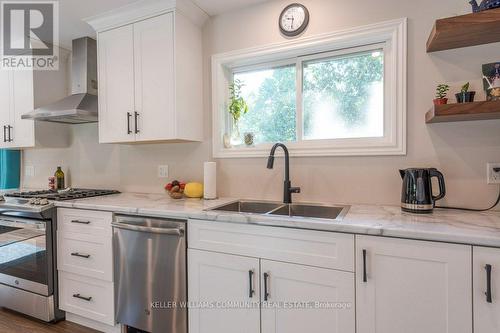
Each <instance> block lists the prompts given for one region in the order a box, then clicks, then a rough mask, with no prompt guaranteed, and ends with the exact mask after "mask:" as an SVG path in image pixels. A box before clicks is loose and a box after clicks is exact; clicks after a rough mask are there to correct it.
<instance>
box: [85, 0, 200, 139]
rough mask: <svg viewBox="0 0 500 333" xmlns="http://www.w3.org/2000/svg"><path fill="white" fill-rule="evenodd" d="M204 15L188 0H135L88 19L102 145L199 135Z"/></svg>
mask: <svg viewBox="0 0 500 333" xmlns="http://www.w3.org/2000/svg"><path fill="white" fill-rule="evenodd" d="M205 19H206V14H205V13H203V12H202V11H201V10H200V9H199V8H198V7H197V6H195V5H194V4H192V3H191V2H189V1H187V0H185V1H171V0H147V1H141V2H138V3H137V4H132V5H129V6H126V7H123V8H121V9H117V10H115V11H113V12H112V13H106V14H104V15H99V16H96V17H93V18H90V19H88V21H87V22H88V23H89V24H90V25H92V26H93V27H94V29H95V30H96V31H97V41H98V46H97V47H98V76H99V82H100V83H99V89H98V94H99V141H100V142H101V143H134V142H155V141H160V142H161V141H165V142H169V141H170V142H182V141H201V140H202V139H203V111H202V98H203V96H202V94H203V91H202V82H201V81H202V40H201V26H202V24H203V23H204V21H205Z"/></svg>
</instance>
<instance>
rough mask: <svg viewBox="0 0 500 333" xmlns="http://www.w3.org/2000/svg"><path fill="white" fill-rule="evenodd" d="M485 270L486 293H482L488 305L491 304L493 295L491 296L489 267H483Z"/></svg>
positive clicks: (490, 267)
mask: <svg viewBox="0 0 500 333" xmlns="http://www.w3.org/2000/svg"><path fill="white" fill-rule="evenodd" d="M484 269H486V292H485V293H484V294H485V295H486V302H488V303H493V295H492V294H491V269H492V266H491V265H486V266H485V267H484Z"/></svg>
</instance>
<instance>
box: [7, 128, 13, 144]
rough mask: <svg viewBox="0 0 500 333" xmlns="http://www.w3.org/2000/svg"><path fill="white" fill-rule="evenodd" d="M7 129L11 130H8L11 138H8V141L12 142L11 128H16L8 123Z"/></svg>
mask: <svg viewBox="0 0 500 333" xmlns="http://www.w3.org/2000/svg"><path fill="white" fill-rule="evenodd" d="M7 129H8V130H9V131H8V132H9V139H8V141H9V142H12V137H11V133H10V130H11V129H14V127H12V126H10V125H8V126H7Z"/></svg>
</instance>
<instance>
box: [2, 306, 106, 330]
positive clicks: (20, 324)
mask: <svg viewBox="0 0 500 333" xmlns="http://www.w3.org/2000/svg"><path fill="white" fill-rule="evenodd" d="M97 332H98V331H95V330H93V329H90V328H86V327H83V326H80V325H77V324H74V323H71V322H69V321H61V322H58V323H56V324H48V323H44V322H42V321H39V320H36V319H31V318H29V317H26V316H24V315H22V314H19V313H16V312H13V311H10V310H7V309H3V308H0V333H97Z"/></svg>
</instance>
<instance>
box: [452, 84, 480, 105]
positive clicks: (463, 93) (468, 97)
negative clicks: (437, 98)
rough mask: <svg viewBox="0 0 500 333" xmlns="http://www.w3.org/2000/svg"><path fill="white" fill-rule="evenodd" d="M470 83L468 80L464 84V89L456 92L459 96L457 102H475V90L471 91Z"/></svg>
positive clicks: (456, 95)
mask: <svg viewBox="0 0 500 333" xmlns="http://www.w3.org/2000/svg"><path fill="white" fill-rule="evenodd" d="M469 87H470V84H469V82H467V83H466V84H464V85H463V86H462V89H461V90H460V92H459V93H458V94H455V97H456V98H457V103H472V102H474V96H475V95H476V92H475V91H469Z"/></svg>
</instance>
